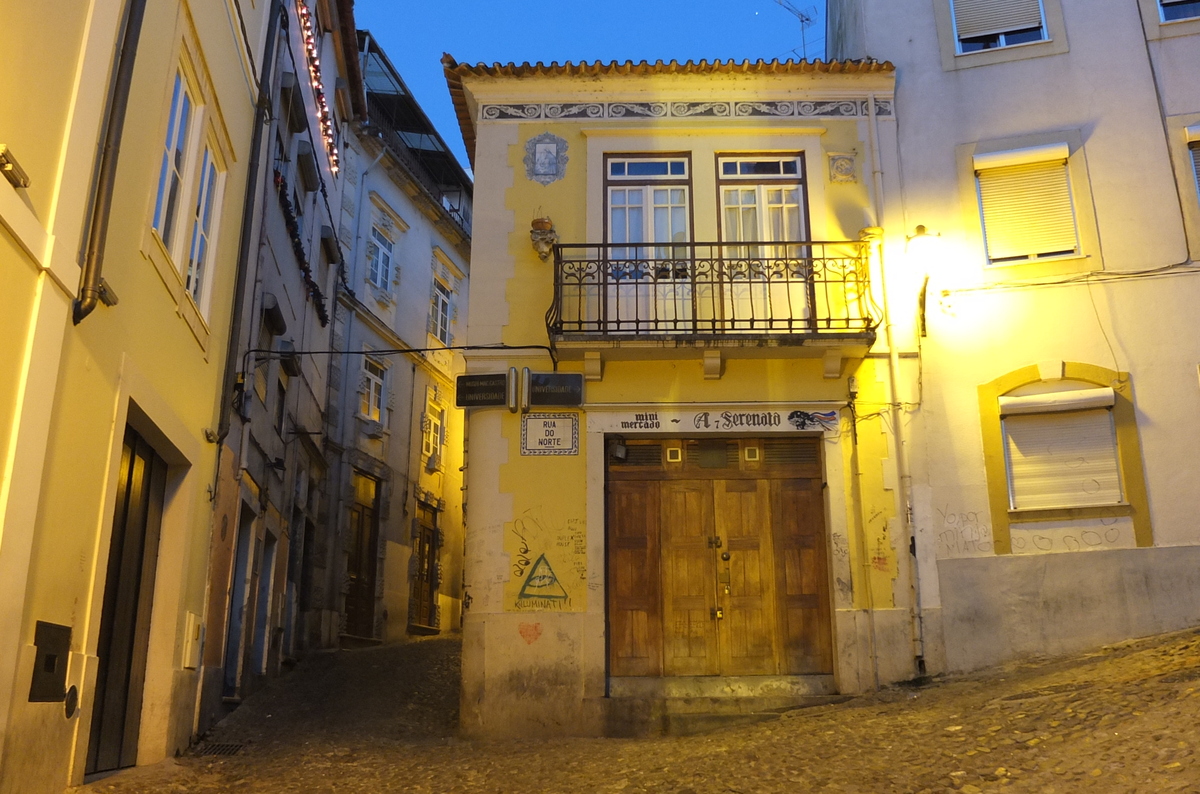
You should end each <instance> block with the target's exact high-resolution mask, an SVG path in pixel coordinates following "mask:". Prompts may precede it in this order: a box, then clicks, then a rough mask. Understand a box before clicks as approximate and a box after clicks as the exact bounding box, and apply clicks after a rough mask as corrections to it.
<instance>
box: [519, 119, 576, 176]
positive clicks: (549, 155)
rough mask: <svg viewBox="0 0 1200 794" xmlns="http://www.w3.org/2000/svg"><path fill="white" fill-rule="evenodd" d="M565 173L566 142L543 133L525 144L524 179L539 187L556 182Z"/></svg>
mask: <svg viewBox="0 0 1200 794" xmlns="http://www.w3.org/2000/svg"><path fill="white" fill-rule="evenodd" d="M566 173H567V142H566V140H564V139H563V138H560V137H558V136H557V135H555V134H553V133H550V132H543V133H542V134H541V135H536V136H534V137H532V138H530V139H529V140H528V141H526V142H525V178H526V179H532V180H533V181H534V182H537V183H538V184H541V185H548V184H550V183H551V182H557V181H558V180H560V179H562V178H563V177H564V176H565V175H566Z"/></svg>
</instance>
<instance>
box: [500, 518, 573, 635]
mask: <svg viewBox="0 0 1200 794" xmlns="http://www.w3.org/2000/svg"><path fill="white" fill-rule="evenodd" d="M504 543H505V550H506V551H507V552H508V554H509V566H510V568H509V573H511V574H512V575H511V576H510V577H509V579H508V582H507V583H506V584H505V593H504V604H505V607H504V608H505V610H507V611H509V612H582V611H583V610H584V609H586V608H587V532H586V530H585V524H584V520H583V519H582V518H573V517H568V516H560V515H555V514H554V513H553V512H552V511H549V510H546V509H545V508H542V507H536V508H531V509H529V510H526V511H524V512H523V513H521V514H520V515H519V516H518V517H517V518H516V519H514V520H513V522H512V523H511V524H507V525H506V526H505V533H504Z"/></svg>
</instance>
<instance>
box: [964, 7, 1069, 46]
mask: <svg viewBox="0 0 1200 794" xmlns="http://www.w3.org/2000/svg"><path fill="white" fill-rule="evenodd" d="M952 6H953V9H954V29H955V34H956V36H957V38H958V45H959V46H958V49H959V52H964V53H966V52H975V51H978V50H985V49H994V48H996V47H1006V46H1011V45H1013V44H1025V43H1027V42H1031V41H1042V40H1044V39H1045V38H1046V33H1045V31H1046V27H1045V21H1044V19H1043V17H1042V3H1041V0H953V3H952Z"/></svg>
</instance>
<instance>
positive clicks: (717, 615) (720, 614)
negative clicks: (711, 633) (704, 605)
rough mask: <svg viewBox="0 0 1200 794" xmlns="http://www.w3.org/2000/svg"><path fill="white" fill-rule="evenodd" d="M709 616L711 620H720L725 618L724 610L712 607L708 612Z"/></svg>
mask: <svg viewBox="0 0 1200 794" xmlns="http://www.w3.org/2000/svg"><path fill="white" fill-rule="evenodd" d="M709 614H710V615H712V619H713V620H721V619H723V618H724V617H725V610H723V609H721V608H720V607H713V608H712V609H711V610H710V611H709Z"/></svg>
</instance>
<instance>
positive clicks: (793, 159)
mask: <svg viewBox="0 0 1200 794" xmlns="http://www.w3.org/2000/svg"><path fill="white" fill-rule="evenodd" d="M717 162H718V166H719V168H718V170H719V174H720V177H719V179H720V191H721V233H722V236H723V239H724V240H725V241H727V242H743V241H746V242H749V241H760V240H761V241H764V242H795V241H798V240H803V239H805V238H806V237H807V231H806V229H805V225H806V224H805V216H806V208H805V206H804V198H805V197H804V182H803V177H804V162H803V159H802V157H801V156H800V155H792V156H788V157H720V158H718V160H717ZM753 248H754V249H755V250H756V251H758V250H759V249H760V248H762V247H760V246H754V247H753ZM767 248H768V250H770V251H772V253H768V254H766V255H768V256H780V257H782V256H796V255H797V254H796V253H787V252H786V251H785V250H784V247H783V246H769V247H767ZM755 255H759V254H755Z"/></svg>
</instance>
